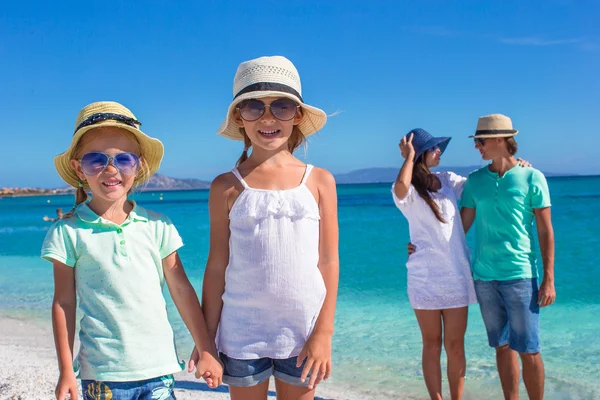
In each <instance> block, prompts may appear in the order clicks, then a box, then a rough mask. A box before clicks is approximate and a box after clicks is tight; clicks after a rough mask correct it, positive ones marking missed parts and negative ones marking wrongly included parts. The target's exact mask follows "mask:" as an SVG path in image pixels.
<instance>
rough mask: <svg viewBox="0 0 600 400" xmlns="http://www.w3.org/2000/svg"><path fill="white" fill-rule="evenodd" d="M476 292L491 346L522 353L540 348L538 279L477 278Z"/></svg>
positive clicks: (533, 351) (535, 351)
mask: <svg viewBox="0 0 600 400" xmlns="http://www.w3.org/2000/svg"><path fill="white" fill-rule="evenodd" d="M475 292H476V293H477V300H478V301H479V307H480V308H481V316H482V317H483V322H484V324H485V329H486V330H487V336H488V342H489V344H490V346H491V347H500V346H504V345H506V344H508V345H509V347H510V348H511V349H513V350H515V351H517V352H519V353H537V352H539V351H540V327H539V322H540V308H539V305H538V303H537V300H538V284H537V279H535V278H534V279H515V280H509V281H481V280H475Z"/></svg>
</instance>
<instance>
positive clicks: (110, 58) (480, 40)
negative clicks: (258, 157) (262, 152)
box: [0, 0, 600, 187]
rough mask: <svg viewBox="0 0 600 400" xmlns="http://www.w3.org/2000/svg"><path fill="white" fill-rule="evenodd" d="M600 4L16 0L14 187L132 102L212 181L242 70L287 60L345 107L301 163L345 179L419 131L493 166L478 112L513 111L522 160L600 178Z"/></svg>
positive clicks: (5, 111)
mask: <svg viewBox="0 0 600 400" xmlns="http://www.w3.org/2000/svg"><path fill="white" fill-rule="evenodd" d="M598 16H600V2H598V1H585V0H583V1H577V2H576V1H574V0H573V1H570V0H560V1H559V0H548V1H527V2H524V1H519V0H505V1H495V2H487V1H480V0H462V1H428V0H422V1H418V2H415V1H412V2H408V1H398V0H396V1H322V0H321V1H312V0H306V1H296V2H293V1H287V2H281V1H243V2H236V1H177V2H172V1H166V0H165V1H143V2H142V1H131V0H128V1H111V0H107V1H102V2H99V1H76V2H75V1H59V2H47V1H37V2H36V1H26V0H22V1H9V2H3V4H2V7H1V9H0V76H1V78H0V140H1V143H3V144H4V146H3V151H2V156H1V157H0V170H1V171H2V173H1V174H0V187H3V186H9V187H16V186H19V187H24V186H28V187H57V186H63V185H64V183H63V182H62V180H61V179H60V177H59V176H58V174H57V173H56V171H55V170H54V164H53V157H54V156H55V155H57V154H59V153H62V152H63V151H65V150H66V149H67V147H68V145H69V143H70V140H71V136H72V133H73V128H74V124H75V118H76V116H77V113H78V112H79V110H80V109H81V108H83V107H84V106H85V105H87V104H89V103H92V102H94V101H99V100H114V101H118V102H121V103H122V104H124V105H125V106H127V107H128V108H130V109H131V110H132V111H133V113H134V114H135V115H136V116H137V118H138V120H140V121H142V123H143V126H142V129H143V130H144V132H145V133H147V134H149V135H151V136H154V137H157V138H159V139H160V140H161V141H162V142H163V143H164V145H165V157H164V159H163V162H162V165H161V169H160V171H159V172H160V173H163V174H165V175H168V176H172V177H178V178H199V179H205V180H210V179H212V178H214V177H215V176H216V175H217V174H219V173H222V172H226V171H228V170H230V169H231V168H232V167H233V165H234V164H235V161H236V160H237V158H238V157H239V155H240V154H241V151H242V143H241V142H235V141H231V140H229V139H225V138H223V137H220V136H217V135H216V130H217V128H218V127H219V125H220V123H221V122H222V120H223V118H224V117H225V114H226V110H227V107H228V106H229V104H230V102H231V100H232V84H233V77H234V75H235V71H236V69H237V66H238V65H239V63H241V62H243V61H245V60H249V59H252V58H256V57H259V56H263V55H283V56H285V57H287V58H289V59H290V60H291V61H292V62H293V63H294V64H295V65H296V67H297V69H298V70H299V73H300V77H301V80H302V91H303V93H302V94H303V98H304V100H305V101H306V102H307V103H308V104H311V105H313V106H316V107H319V108H322V109H323V110H325V112H326V113H328V114H330V115H332V116H331V117H330V118H329V119H328V122H327V125H326V126H325V127H324V128H323V129H322V130H321V131H320V132H318V133H317V134H315V135H313V136H311V137H310V140H309V143H308V147H307V149H306V151H305V150H298V155H299V157H300V158H301V159H302V160H304V161H307V162H310V163H312V164H315V165H317V166H320V167H323V168H327V169H329V170H330V171H332V172H333V173H334V174H335V173H344V172H349V171H352V170H356V169H361V168H369V167H399V166H400V165H401V163H402V158H401V156H400V152H399V149H398V142H399V140H400V138H401V137H402V136H403V135H404V134H406V133H407V132H408V131H409V130H411V129H413V128H417V127H420V128H423V129H426V130H427V131H429V132H430V133H432V134H433V135H435V136H451V137H453V139H452V141H451V143H450V145H449V146H448V148H447V150H446V152H445V153H444V156H443V158H442V163H443V165H445V166H466V165H484V164H483V161H481V160H480V157H479V153H478V152H477V151H476V150H475V149H474V147H473V141H472V139H468V136H469V135H471V134H472V133H473V132H474V130H475V127H476V124H477V118H478V117H479V116H482V115H486V114H490V113H503V114H506V115H509V116H510V117H511V118H512V120H513V124H514V127H515V128H516V129H518V130H519V134H518V135H517V137H516V139H517V141H518V143H519V155H520V156H521V157H523V158H526V159H527V160H529V161H530V162H531V163H532V164H533V165H534V166H535V167H537V168H539V169H541V170H543V171H548V172H560V173H575V174H600V158H599V157H598V149H599V148H600V124H599V123H598V120H599V119H600V79H599V77H598V71H600V24H598Z"/></svg>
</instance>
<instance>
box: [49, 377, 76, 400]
mask: <svg viewBox="0 0 600 400" xmlns="http://www.w3.org/2000/svg"><path fill="white" fill-rule="evenodd" d="M54 393H55V394H56V400H67V399H68V398H69V397H67V396H68V395H69V394H70V395H71V397H70V399H71V400H77V399H78V398H79V389H78V388H77V379H75V374H74V373H70V374H67V375H63V374H61V375H60V378H58V384H56V391H55V392H54Z"/></svg>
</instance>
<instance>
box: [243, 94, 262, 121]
mask: <svg viewBox="0 0 600 400" xmlns="http://www.w3.org/2000/svg"><path fill="white" fill-rule="evenodd" d="M238 108H239V110H240V116H241V117H242V119H244V120H245V121H256V120H257V119H259V118H260V117H262V116H263V114H264V113H265V105H264V104H263V102H262V101H260V100H255V99H250V100H244V101H242V102H241V103H240V104H239V105H238Z"/></svg>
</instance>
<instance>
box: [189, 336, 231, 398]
mask: <svg viewBox="0 0 600 400" xmlns="http://www.w3.org/2000/svg"><path fill="white" fill-rule="evenodd" d="M194 368H196V378H197V379H200V378H203V379H204V380H205V381H206V384H207V385H208V387H209V388H211V389H215V388H216V387H218V386H219V385H220V384H221V383H223V364H221V361H220V360H219V358H218V357H217V356H215V355H214V354H211V353H209V352H208V351H203V352H202V354H200V353H199V352H198V349H197V347H196V346H194V350H193V351H192V355H191V356H190V361H189V362H188V372H190V373H191V372H193V371H194Z"/></svg>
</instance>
